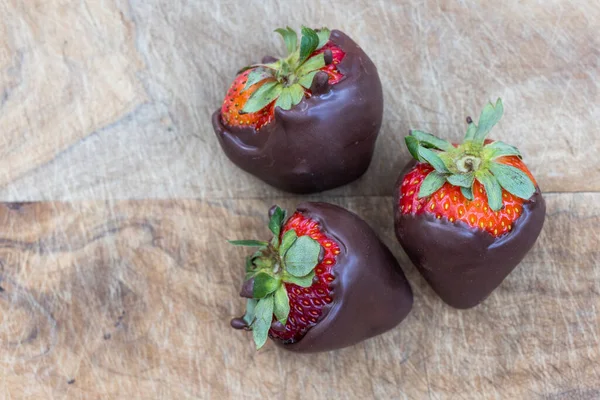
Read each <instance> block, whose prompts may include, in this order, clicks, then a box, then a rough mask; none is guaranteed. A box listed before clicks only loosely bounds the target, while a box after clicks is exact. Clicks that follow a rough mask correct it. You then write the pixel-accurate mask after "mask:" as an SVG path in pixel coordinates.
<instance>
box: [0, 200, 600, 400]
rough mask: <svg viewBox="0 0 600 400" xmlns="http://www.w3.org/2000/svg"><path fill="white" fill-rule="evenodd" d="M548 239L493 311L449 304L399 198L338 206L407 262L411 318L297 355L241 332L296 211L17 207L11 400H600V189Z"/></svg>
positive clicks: (2, 268) (2, 263)
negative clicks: (409, 249)
mask: <svg viewBox="0 0 600 400" xmlns="http://www.w3.org/2000/svg"><path fill="white" fill-rule="evenodd" d="M546 199H547V203H548V218H547V221H546V224H545V226H544V229H543V231H542V234H541V236H540V238H539V240H538V242H537V244H536V246H535V247H534V248H533V250H532V251H531V252H530V253H529V254H528V256H527V257H526V258H525V260H524V261H523V262H522V263H521V265H520V266H519V267H518V268H517V269H516V270H515V271H514V272H513V273H512V274H511V275H510V276H509V277H508V279H507V280H506V281H505V282H504V283H503V284H502V285H501V287H500V288H499V289H498V290H496V291H495V292H494V293H493V295H492V296H491V297H490V298H489V299H488V300H486V301H485V302H484V303H483V304H482V305H481V306H479V307H477V308H475V309H472V310H468V311H458V310H454V309H451V308H450V307H447V306H445V305H444V304H443V303H442V302H441V300H439V299H438V298H437V297H436V296H435V295H434V294H433V292H432V291H431V290H430V289H429V288H428V286H427V285H426V284H425V283H424V281H423V280H422V279H421V278H420V276H419V275H418V273H417V272H416V271H415V270H414V267H413V266H412V265H410V263H409V262H408V261H407V258H406V256H405V254H404V253H403V252H402V251H401V250H400V249H399V246H398V245H397V243H396V241H395V239H394V237H393V230H392V217H391V199H390V198H389V197H360V196H357V197H352V198H345V197H329V198H327V199H326V200H328V201H330V202H333V203H337V204H340V205H342V206H344V207H347V208H349V209H350V210H352V211H354V212H357V213H359V214H360V215H362V216H363V217H364V218H365V219H366V220H367V221H368V222H369V223H370V224H371V225H372V226H373V227H375V229H376V231H377V232H378V233H379V234H380V235H381V237H382V238H383V240H384V242H385V243H386V244H387V245H389V246H390V247H391V249H392V250H393V252H394V254H395V255H396V256H397V257H398V258H399V260H400V261H401V263H402V265H403V266H404V270H405V271H406V273H407V276H408V278H409V280H410V282H411V284H412V286H413V289H414V292H415V306H414V309H413V311H412V313H411V314H410V316H409V317H408V318H407V319H406V320H405V321H404V322H403V323H402V324H401V325H400V326H399V327H397V328H396V329H394V330H392V331H391V332H389V333H386V334H384V335H382V336H379V337H376V338H374V339H371V340H368V341H366V342H363V343H361V344H359V345H356V346H354V347H351V348H347V349H344V350H340V351H335V352H330V353H325V354H317V355H297V354H292V353H288V352H286V351H285V350H282V349H278V348H276V347H275V346H274V345H273V344H272V343H269V344H268V345H267V346H266V347H265V348H264V349H263V350H262V351H260V352H255V350H254V348H253V344H252V341H251V337H250V336H249V335H248V334H246V333H243V332H239V331H234V330H233V329H231V328H230V327H229V323H228V321H229V319H230V318H231V317H232V316H236V315H238V314H239V313H240V311H241V310H242V307H243V301H242V300H241V299H240V298H238V296H237V292H238V286H239V282H240V280H241V278H242V275H243V265H242V264H243V263H242V260H243V256H244V252H245V251H244V250H243V249H238V248H233V247H231V246H229V245H226V244H225V239H226V238H247V237H267V229H266V222H267V216H266V210H267V209H268V207H269V206H270V205H271V204H273V203H278V204H280V205H282V206H284V207H286V208H291V207H293V206H294V205H295V203H296V199H289V198H286V199H281V198H264V199H256V200H247V199H245V200H169V201H150V200H147V201H123V202H105V201H88V202H81V203H75V204H66V203H37V204H5V205H2V206H0V227H1V229H0V287H1V288H2V289H0V368H1V369H2V371H3V373H2V377H1V378H0V393H3V394H4V395H5V396H7V397H8V398H32V399H33V398H36V399H37V398H65V397H69V398H85V399H100V398H155V397H160V398H165V399H170V398H197V397H202V398H219V399H220V398H282V399H283V398H286V399H288V398H289V399H300V398H309V399H321V398H322V399H346V398H360V399H365V398H394V399H396V398H397V399H423V398H430V399H454V398H457V399H481V398H486V399H488V398H490V399H493V398H498V399H500V398H502V399H596V398H600V362H599V361H600V348H599V339H598V338H599V335H600V314H599V312H600V253H599V252H598V249H599V248H600V229H599V228H598V226H599V225H600V194H591V193H588V194H585V193H581V194H550V195H547V196H546Z"/></svg>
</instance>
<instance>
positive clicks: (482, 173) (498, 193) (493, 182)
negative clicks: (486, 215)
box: [475, 170, 502, 211]
mask: <svg viewBox="0 0 600 400" xmlns="http://www.w3.org/2000/svg"><path fill="white" fill-rule="evenodd" d="M475 177H476V178H477V180H478V181H479V182H481V184H482V185H483V187H484V188H485V193H486V195H487V201H488V205H489V206H490V208H491V209H492V210H493V211H498V210H500V209H501V208H502V188H501V187H500V184H499V183H498V180H497V179H496V177H495V176H494V175H492V174H491V173H490V172H489V171H488V170H479V171H477V172H476V173H475Z"/></svg>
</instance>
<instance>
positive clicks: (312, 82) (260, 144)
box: [212, 28, 383, 193]
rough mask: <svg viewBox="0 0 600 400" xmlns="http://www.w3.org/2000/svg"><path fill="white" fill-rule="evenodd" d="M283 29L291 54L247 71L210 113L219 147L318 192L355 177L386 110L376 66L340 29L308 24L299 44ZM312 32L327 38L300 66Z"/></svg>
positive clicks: (266, 175) (269, 177)
mask: <svg viewBox="0 0 600 400" xmlns="http://www.w3.org/2000/svg"><path fill="white" fill-rule="evenodd" d="M278 32H280V33H282V32H286V33H285V34H284V33H282V35H283V36H284V39H285V41H286V44H287V45H288V52H289V55H288V57H287V58H285V59H281V60H277V61H275V62H274V63H270V64H257V66H254V67H251V68H253V69H252V70H250V71H248V70H246V71H243V72H242V73H241V75H239V76H238V78H236V82H238V81H239V82H238V83H237V84H236V83H235V82H234V85H233V86H232V89H230V92H229V93H228V97H227V98H226V100H225V102H224V104H223V107H221V109H219V110H217V111H215V112H214V114H213V116H212V123H213V127H214V130H215V133H216V135H217V138H218V139H219V143H220V145H221V147H222V148H223V150H224V151H225V154H226V155H227V157H228V158H229V159H230V160H231V161H232V162H233V163H235V164H236V165H237V166H238V167H240V168H241V169H243V170H245V171H247V172H249V173H251V174H253V175H255V176H257V177H258V178H260V179H262V180H263V181H265V182H267V183H268V184H270V185H272V186H274V187H277V188H279V189H282V190H285V191H289V192H294V193H313V192H320V191H324V190H327V189H332V188H335V187H338V186H341V185H344V184H347V183H349V182H352V181H354V180H356V179H357V178H359V177H360V176H361V175H363V174H364V173H365V171H366V170H367V168H368V167H369V164H370V163H371V159H372V156H373V151H374V148H375V141H376V139H377V136H378V133H379V129H380V127H381V122H382V117H383V92H382V87H381V82H380V79H379V75H378V73H377V68H376V67H375V65H374V64H373V62H372V61H371V60H370V59H369V57H368V56H367V55H366V54H365V52H364V51H363V50H362V49H361V48H360V47H359V46H358V45H357V44H356V43H355V42H354V41H353V40H352V39H350V38H349V37H348V36H347V35H346V34H344V33H342V32H340V31H338V30H333V31H331V32H329V31H328V30H326V29H322V30H319V31H313V30H311V29H308V28H303V30H302V33H303V34H302V38H301V42H300V44H297V42H296V41H295V40H296V39H293V38H292V36H293V37H294V38H295V35H296V34H295V32H293V31H292V30H291V29H289V28H288V31H286V30H278ZM292 33H293V34H292ZM314 34H318V35H321V36H323V37H325V38H326V39H322V40H321V43H320V44H319V45H317V47H314V48H308V50H306V51H310V50H311V49H314V50H313V52H312V55H311V56H310V58H308V59H307V60H306V61H302V62H303V63H304V64H303V65H306V64H310V65H311V66H309V67H304V66H303V65H301V66H300V67H297V66H295V64H294V63H297V62H296V61H297V55H298V54H301V53H302V50H303V47H302V46H304V43H305V42H306V43H308V39H307V40H306V41H305V37H306V38H308V37H309V36H311V35H314ZM290 42H292V43H290ZM318 46H321V47H318ZM290 58H291V60H292V61H290V62H291V63H292V64H294V66H293V67H285V68H283V71H282V67H281V62H282V60H287V59H290ZM265 61H269V60H265ZM271 61H272V60H271ZM278 62H279V63H280V64H277V63H278ZM265 65H268V66H272V68H271V69H269V68H266V72H267V73H265V71H264V70H262V72H261V70H260V68H263V69H264V68H265V67H264V66H265ZM317 67H318V69H314V68H317ZM290 68H292V69H296V70H298V71H300V72H299V73H300V75H301V76H296V75H295V74H294V73H290V71H289V70H290ZM307 71H309V72H307ZM244 74H246V75H244ZM269 74H270V75H269ZM259 79H263V80H262V81H260V80H259ZM254 82H258V83H254ZM265 82H266V83H265ZM249 83H250V84H252V85H251V86H250V87H247V85H248V84H249ZM278 84H279V85H280V86H281V87H283V89H281V88H279V89H277V85H278ZM267 85H270V86H268V87H267ZM265 87H267V88H266V89H264V88H265ZM263 89H264V90H263ZM284 96H285V99H283V100H282V98H283V97H284ZM288 96H289V98H288ZM228 101H229V102H228ZM257 110H258V111H257Z"/></svg>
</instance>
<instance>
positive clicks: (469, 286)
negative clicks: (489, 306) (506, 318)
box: [394, 161, 546, 308]
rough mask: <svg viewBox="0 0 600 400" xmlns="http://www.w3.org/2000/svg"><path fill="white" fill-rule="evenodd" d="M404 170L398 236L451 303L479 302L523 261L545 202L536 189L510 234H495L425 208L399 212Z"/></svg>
mask: <svg viewBox="0 0 600 400" xmlns="http://www.w3.org/2000/svg"><path fill="white" fill-rule="evenodd" d="M414 165H415V161H411V162H410V163H409V164H408V165H407V166H406V167H405V169H404V170H403V172H402V174H401V175H400V178H399V179H398V181H397V183H396V187H395V189H394V190H395V191H394V219H395V228H396V236H397V238H398V241H399V242H400V244H401V245H402V247H403V248H404V250H405V251H406V253H407V254H408V256H409V258H410V259H411V261H412V262H413V263H414V264H415V266H416V267H417V269H418V271H419V272H420V273H421V275H423V277H424V278H425V279H426V280H427V282H429V284H430V285H431V287H432V288H433V290H434V291H435V292H436V293H437V294H438V295H439V296H440V297H441V298H442V300H444V301H445V302H446V303H448V304H449V305H451V306H453V307H456V308H470V307H474V306H476V305H478V304H479V303H481V302H482V301H483V300H484V299H485V298H486V297H488V296H489V295H490V294H491V293H492V291H493V290H494V289H496V287H498V286H499V285H500V283H502V281H503V280H504V278H506V277H507V276H508V274H509V273H510V272H511V271H512V270H513V269H514V268H515V267H516V266H517V265H518V264H519V263H520V262H521V260H522V259H523V257H525V254H527V252H528V251H529V250H530V249H531V248H532V247H533V244H534V243H535V241H536V239H537V237H538V236H539V234H540V231H541V230H542V226H543V224H544V219H545V216H546V203H545V201H544V198H543V197H542V194H541V192H540V191H539V188H538V190H537V191H536V193H535V194H534V195H533V197H532V198H531V200H530V201H529V202H527V203H525V204H524V205H523V212H522V214H521V216H520V217H519V219H517V220H516V221H515V222H514V224H513V229H512V231H511V232H510V233H508V234H506V235H503V236H501V237H497V238H495V237H493V236H492V235H490V234H489V233H487V232H482V231H479V230H478V229H475V228H472V227H470V226H468V225H466V224H464V223H462V222H458V223H456V222H455V223H451V222H450V221H448V220H446V219H444V218H442V219H436V218H435V216H433V215H431V214H429V213H424V214H421V215H419V216H414V215H412V214H410V215H405V214H402V212H401V211H400V209H399V207H398V203H399V202H398V200H399V195H400V186H401V184H402V180H403V178H404V175H406V173H407V172H408V171H409V170H410V169H412V167H413V166H414Z"/></svg>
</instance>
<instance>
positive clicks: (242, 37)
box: [0, 0, 600, 201]
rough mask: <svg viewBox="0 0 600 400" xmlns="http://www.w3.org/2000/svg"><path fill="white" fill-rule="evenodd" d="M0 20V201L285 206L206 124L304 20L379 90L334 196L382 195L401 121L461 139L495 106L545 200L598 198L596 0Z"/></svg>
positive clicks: (139, 6)
mask: <svg viewBox="0 0 600 400" xmlns="http://www.w3.org/2000/svg"><path fill="white" fill-rule="evenodd" d="M0 12H1V13H2V16H3V18H2V24H0V127H1V129H2V135H0V199H1V200H17V201H21V200H74V199H114V198H120V199H129V198H150V197H151V198H156V197H160V198H172V197H202V198H223V199H225V198H243V197H260V196H263V195H265V194H266V195H280V196H281V195H282V194H280V193H279V192H277V191H276V190H275V189H272V188H270V187H267V186H266V185H264V184H262V183H261V182H260V181H258V180H256V179H254V178H252V177H251V176H249V175H247V174H245V173H241V172H240V171H239V170H238V169H237V168H236V167H234V166H233V165H232V164H231V163H230V162H229V161H228V160H227V159H226V157H225V156H224V155H223V154H222V152H220V151H219V150H218V143H217V140H216V138H215V137H214V134H213V131H212V127H211V124H210V114H211V113H212V112H213V111H214V110H215V109H217V108H218V107H219V104H220V102H221V100H222V97H223V96H224V94H225V91H226V89H227V87H228V85H229V84H230V82H231V80H232V79H233V76H234V73H235V71H237V70H238V69H239V68H240V67H241V66H244V65H246V64H249V63H251V62H255V61H257V60H258V58H259V56H262V55H263V54H266V53H270V54H280V53H281V51H282V49H283V46H282V44H281V42H280V39H279V38H278V37H277V36H276V35H275V34H274V33H273V32H272V31H273V30H274V29H275V28H277V27H280V26H285V25H291V26H292V27H294V28H298V27H299V26H300V25H301V24H307V25H310V26H315V27H319V26H321V25H327V26H329V27H331V28H340V29H342V30H344V31H346V32H347V33H348V34H350V35H351V36H352V37H354V38H355V39H356V40H357V41H358V43H359V44H360V45H362V46H363V47H364V49H365V50H366V52H367V53H368V54H369V55H370V56H371V58H372V59H373V60H374V61H375V63H376V65H377V66H378V67H379V72H380V75H381V78H382V80H383V82H384V86H385V93H384V95H385V101H386V106H385V119H384V124H383V128H382V131H381V137H380V140H379V142H378V145H377V150H376V156H375V159H374V162H373V165H372V167H371V169H370V170H369V171H368V173H367V176H366V177H365V178H364V179H362V180H361V181H359V182H357V183H355V184H352V185H349V186H347V187H344V188H340V189H337V190H335V191H333V192H331V194H335V195H352V196H355V195H390V190H391V187H392V185H393V182H394V180H395V179H396V176H397V174H398V171H399V169H400V168H401V166H402V165H403V164H404V163H405V162H406V161H407V159H408V154H407V152H406V151H405V149H404V146H403V139H402V138H403V136H404V135H405V134H406V133H407V131H408V129H409V128H410V127H412V128H421V129H424V130H430V131H433V132H435V133H437V134H439V135H442V136H444V137H447V138H450V139H452V140H457V139H459V138H460V137H461V136H462V134H463V133H464V130H465V123H464V119H465V116H466V115H467V114H471V115H477V113H478V112H479V110H480V109H481V107H482V106H483V104H484V103H485V102H486V101H488V100H489V99H495V98H496V97H498V96H501V97H502V98H503V99H504V100H505V104H506V116H505V118H504V120H503V121H502V122H501V124H500V125H499V127H498V129H497V130H496V131H495V136H496V137H500V138H502V139H503V140H505V141H507V142H511V143H513V144H515V145H517V146H518V147H520V148H521V150H522V151H523V153H524V154H525V157H526V160H527V161H528V163H529V165H530V167H531V169H532V170H533V171H534V172H535V173H536V175H537V177H538V180H539V182H540V184H541V186H542V188H543V189H544V190H546V191H551V192H555V191H561V192H562V191H597V190H600V163H598V161H597V153H598V151H599V150H600V135H598V131H599V128H600V122H599V121H600V106H599V104H600V98H599V93H600V75H599V71H600V52H599V51H600V50H599V49H600V36H599V35H598V28H599V25H598V21H599V20H600V2H598V1H589V0H577V1H566V0H550V1H544V2H543V6H542V5H541V3H539V2H527V1H525V2H524V1H518V0H509V1H504V2H500V3H499V2H495V1H489V0H488V1H480V2H469V3H467V2H459V1H454V0H452V1H451V0H439V1H422V0H409V1H401V2H398V1H392V0H389V1H385V0H384V1H376V2H373V1H369V0H358V1H351V2H348V1H343V0H331V1H328V2H321V1H318V0H310V1H299V0H296V1H291V2H285V3H281V2H279V1H277V0H267V1H264V0H250V1H227V2H217V3H215V2H214V1H205V0H197V1H188V0H104V1H79V2H77V1H69V0H52V1H26V2H24V1H18V0H0ZM582 170H585V171H586V173H585V174H584V173H582V172H581V171H582ZM232 182H235V184H231V183H232Z"/></svg>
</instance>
